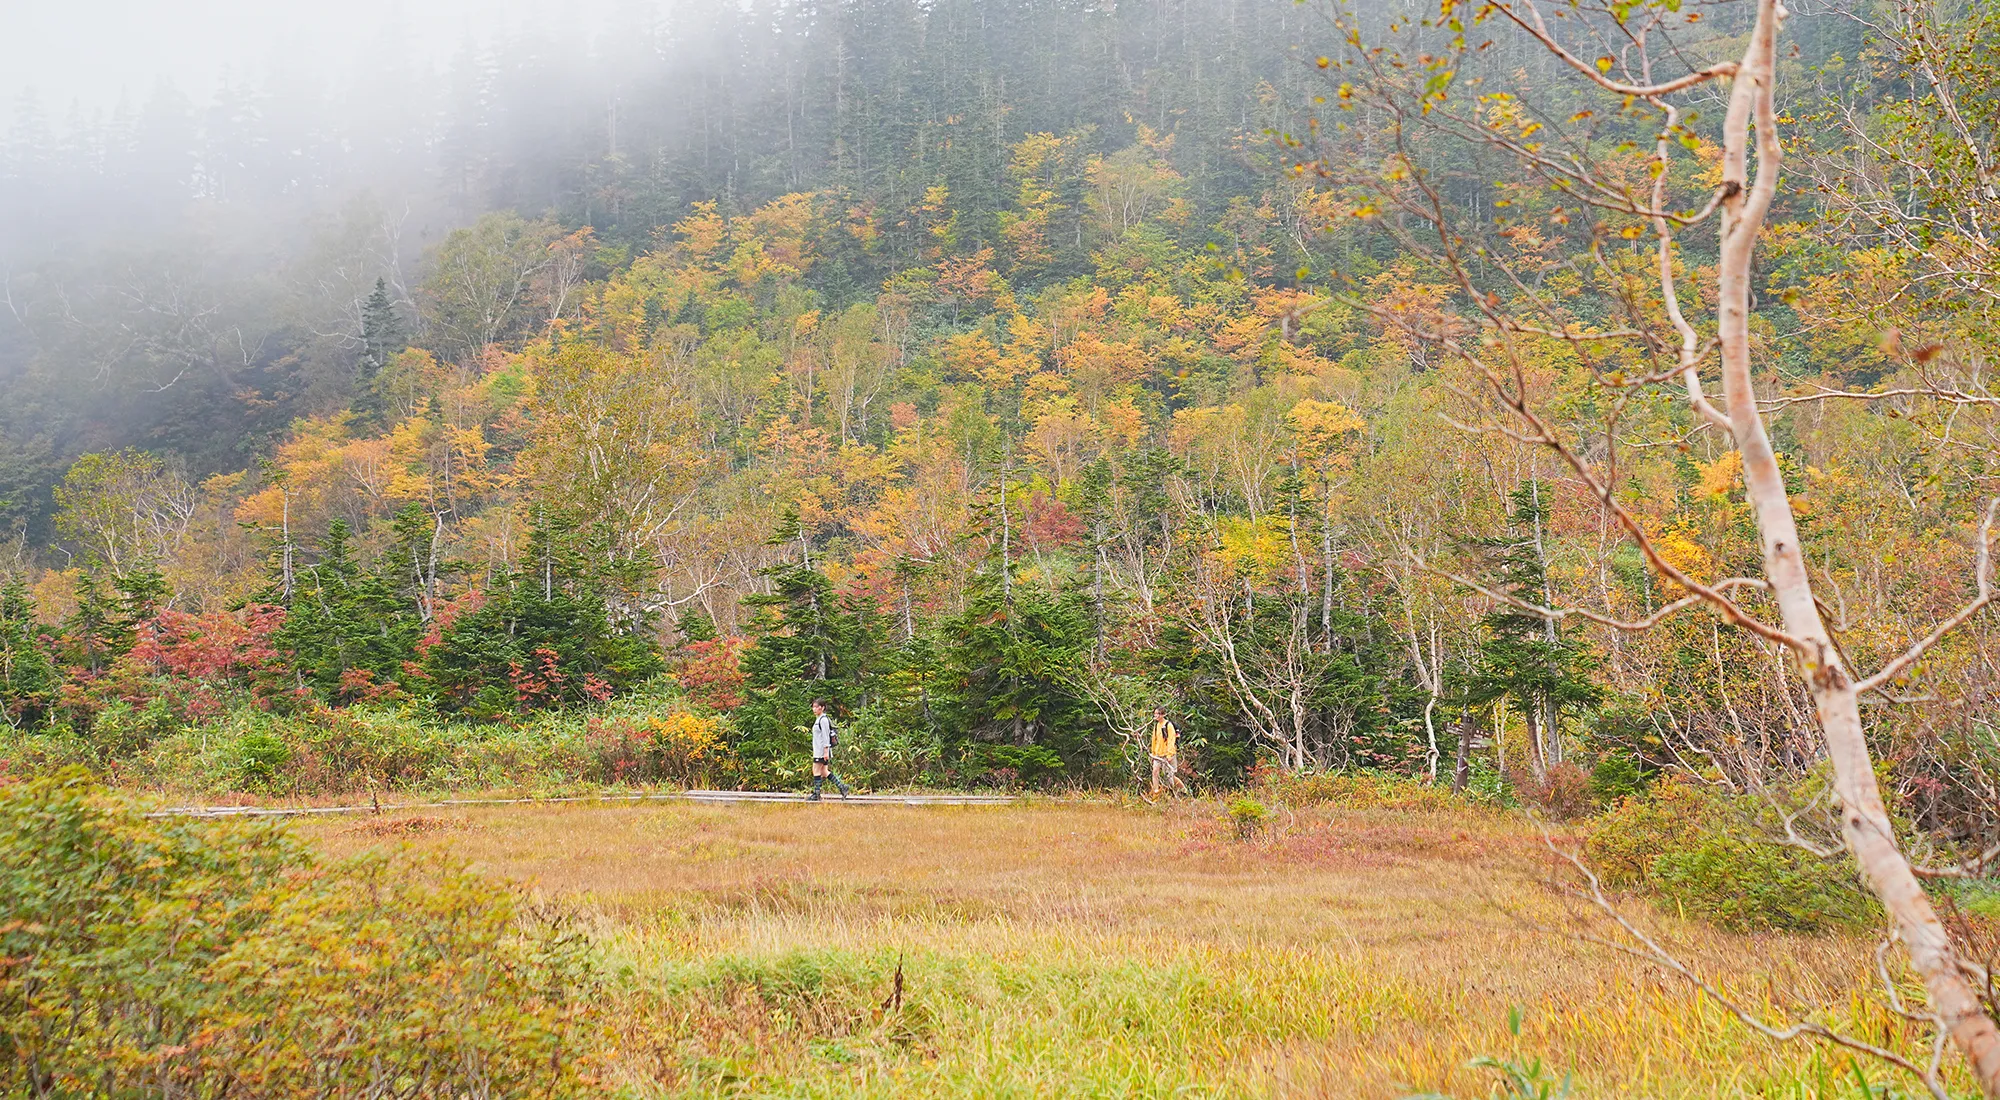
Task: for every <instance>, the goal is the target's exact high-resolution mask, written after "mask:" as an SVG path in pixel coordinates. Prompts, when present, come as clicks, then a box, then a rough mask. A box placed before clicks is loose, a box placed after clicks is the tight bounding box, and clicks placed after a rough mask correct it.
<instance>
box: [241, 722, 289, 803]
mask: <svg viewBox="0 0 2000 1100" xmlns="http://www.w3.org/2000/svg"><path fill="white" fill-rule="evenodd" d="M236 756H237V761H238V762H237V766H236V779H237V782H238V783H240V784H241V785H242V786H243V789H245V790H252V791H256V790H269V789H271V788H272V787H274V786H276V785H277V783H278V779H279V776H280V774H281V773H282V772H283V771H284V768H285V762H286V761H288V760H290V759H291V758H292V749H291V746H289V745H287V744H285V743H284V742H283V741H280V740H278V739H277V738H276V737H273V736H271V735H270V734H269V733H266V732H265V731H263V730H255V731H253V732H250V733H246V734H244V735H243V737H242V739H241V740H239V741H237V742H236Z"/></svg>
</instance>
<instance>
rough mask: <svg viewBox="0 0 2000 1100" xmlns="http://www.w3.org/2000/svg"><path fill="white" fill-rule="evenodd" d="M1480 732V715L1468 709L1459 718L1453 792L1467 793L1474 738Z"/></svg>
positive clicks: (1453, 770) (1452, 769)
mask: <svg viewBox="0 0 2000 1100" xmlns="http://www.w3.org/2000/svg"><path fill="white" fill-rule="evenodd" d="M1478 733H1479V717H1478V715H1477V714H1475V713H1474V712H1472V711H1466V712H1465V713H1464V714H1463V715H1461V716H1459V719H1458V752H1457V753H1456V754H1455V756H1454V758H1453V760H1452V762H1451V793H1453V794H1463V793H1465V784H1466V783H1467V782H1468V781H1470V780H1471V778H1472V740H1473V738H1474V737H1476V736H1478Z"/></svg>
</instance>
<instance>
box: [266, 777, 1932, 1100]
mask: <svg viewBox="0 0 2000 1100" xmlns="http://www.w3.org/2000/svg"><path fill="white" fill-rule="evenodd" d="M300 828H301V829H302V830H305V831H307V832H308V833H309V834H310V835H311V836H313V837H314V838H316V840H317V842H318V843H320V844H321V845H322V846H323V847H324V848H326V849H327V850H329V851H330V852H333V853H343V852H353V851H358V850H360V849H363V848H367V847H371V846H378V845H382V844H395V843H408V844H412V845H415V846H418V847H420V848H425V849H436V850H444V851H448V852H450V853H453V854H455V855H457V856H459V857H462V858H464V859H467V860H470V861H471V862H472V863H473V864H474V865H475V866H477V867H479V868H482V869H485V870H487V871H490V872H493V873H497V874H501V875H505V876H509V877H511V878H513V879H515V880H517V881H519V882H520V883H522V884H524V885H525V886H526V887H527V889H528V891H529V892H530V894H531V895H532V896H534V897H536V898H537V899H539V900H540V901H541V902H543V903H545V904H546V905H547V906H548V907H550V908H552V909H554V910H556V911H560V912H562V913H565V914H568V915H571V916H573V917H574V918H575V919H577V920H579V921H580V922H581V923H582V925H583V927H585V928H586V929H588V931H589V933H590V934H591V935H592V936H593V937H594V938H595V939H597V940H598V941H599V942H600V943H601V944H602V946H603V949H604V951H605V952H606V954H607V956H608V957H609V958H610V959H612V960H613V963H612V966H613V968H614V972H615V974H616V975H617V977H618V981H616V982H615V983H614V985H615V987H616V989H617V990H618V992H616V994H615V995H613V996H612V997H611V998H610V999H609V1000H608V1001H607V1002H606V1004H605V1008H604V1016H605V1019H604V1021H603V1022H604V1024H605V1025H606V1027H607V1028H608V1029H609V1033H610V1034H609V1038H608V1049H609V1050H610V1051H611V1052H612V1053H611V1054H609V1055H608V1056H607V1057H606V1059H605V1061H604V1065H603V1070H602V1072H603V1075H604V1077H605V1078H606V1080H607V1083H616V1084H619V1085H622V1086H626V1087H628V1088H629V1089H630V1090H631V1091H632V1092H633V1093H635V1094H637V1095H672V1096H735V1095H774V1096H799V1097H821V1096H883V1097H888V1096H994V1097H1044V1096H1057V1097H1064V1096H1074V1097H1084V1096H1092V1097H1095V1096H1106V1097H1123V1096H1132V1097H1140V1096H1145V1097H1153V1096H1159V1097H1166V1096H1252V1095H1284V1096H1341V1097H1346V1096H1355V1097H1399V1096H1408V1095H1412V1094H1421V1093H1448V1094H1450V1095H1454V1096H1461V1097H1473V1096H1486V1095H1489V1094H1491V1093H1492V1090H1493V1089H1494V1088H1495V1086H1496V1085H1497V1084H1499V1083H1501V1082H1502V1080H1503V1075H1502V1074H1501V1073H1500V1072H1499V1071H1496V1070H1494V1069H1492V1068H1486V1067H1473V1066H1468V1064H1467V1063H1468V1061H1469V1060H1471V1059H1473V1058H1474V1057H1476V1056H1481V1055H1487V1056H1492V1057H1495V1058H1499V1059H1502V1060H1511V1061H1515V1062H1517V1063H1519V1064H1520V1065H1522V1066H1523V1067H1528V1066H1531V1065H1532V1063H1533V1062H1534V1061H1535V1060H1536V1059H1540V1060H1541V1062H1542V1064H1543V1067H1544V1068H1543V1072H1544V1073H1545V1075H1546V1076H1547V1077H1548V1078H1550V1079H1552V1080H1553V1081H1556V1082H1560V1081H1561V1079H1562V1078H1563V1077H1564V1076H1565V1075H1573V1076H1574V1090H1575V1091H1574V1095H1578V1096H1646V1097H1676V1096H1704V1097H1707V1096H1770V1097H1779V1096H1783V1097H1801V1098H1803V1097H1820V1096H1829V1097H1830V1096H1854V1095H1858V1094H1859V1092H1858V1088H1857V1085H1856V1083H1855V1078H1854V1075H1853V1071H1852V1069H1851V1068H1849V1067H1848V1066H1847V1063H1846V1061H1845V1059H1844V1058H1843V1057H1841V1056H1839V1055H1834V1054H1828V1053H1826V1052H1822V1051H1816V1050H1815V1049H1814V1048H1812V1047H1809V1046H1806V1045H1804V1044H1795V1045H1790V1046H1777V1045H1774V1044H1772V1043H1770V1042H1768V1041H1766V1040H1763V1039H1760V1038H1757V1037H1755V1036H1754V1035H1752V1034H1751V1033H1750V1032H1749V1031H1748V1030H1747V1029H1745V1028H1743V1027H1741V1026H1740V1025H1738V1024H1736V1023H1735V1022H1733V1021H1732V1020H1730V1019H1729V1018H1728V1017H1727V1016H1726V1014H1725V1013H1724V1012H1723V1011H1721V1010H1720V1009H1719V1008H1718V1007H1717V1006H1715V1005H1714V1004H1712V1003H1709V1002H1707V1001H1705V1000H1704V998H1702V997H1701V996H1700V995H1698V994H1696V993H1694V992H1692V991H1690V990H1689V989H1688V988H1687V987H1686V986H1684V985H1682V984H1680V983H1678V982H1676V981H1674V980H1670V979H1668V978H1667V977H1666V976H1665V975H1664V974H1662V973H1659V972H1656V971H1651V970H1648V969H1647V968H1645V967H1643V966H1640V965H1638V964H1636V963H1633V962H1631V961H1630V960H1625V959H1621V958H1619V957H1617V956H1614V955H1612V954H1610V953H1609V952H1607V951H1605V950H1603V949H1601V948H1596V947H1591V946H1588V945H1586V944H1582V943H1579V942H1577V941H1575V940H1574V939H1571V938H1566V937H1564V936H1563V935H1561V934H1559V933H1558V932H1554V931H1550V930H1549V929H1550V928H1552V927H1555V926H1562V925H1565V924H1566V923H1568V922H1571V921H1572V920H1573V918H1572V917H1571V916H1570V915H1569V913H1570V909H1569V907H1568V906H1567V904H1566V903H1565V901H1564V900H1563V896H1562V895H1561V894H1560V893H1559V892H1558V891H1556V890H1554V889H1552V888H1551V879H1552V876H1553V875H1554V874H1555V873H1556V871H1555V864H1554V862H1553V860H1552V859H1551V858H1550V856H1549V854H1548V852H1547V850H1546V848H1545V847H1544V846H1543V842H1542V837H1541V835H1540V834H1539V832H1537V831H1536V830H1535V829H1534V828H1533V827H1532V826H1531V825H1530V824H1528V823H1526V822H1524V821H1521V820H1519V819H1518V818H1511V817H1507V816H1502V815H1499V814H1497V813H1494V814H1489V813H1482V812H1478V811H1472V810H1465V809H1453V810H1448V811H1432V812H1422V811H1409V810H1359V811H1357V810H1330V809H1320V810H1310V811H1300V812H1298V813H1286V812H1281V813H1280V814H1279V815H1278V817H1277V819H1276V820H1274V821H1273V822H1272V824H1271V826H1270V827H1269V828H1268V829H1267V830H1266V831H1265V832H1264V834H1263V835H1261V836H1259V837H1257V838H1254V839H1251V840H1248V841H1242V840H1238V839H1237V838H1236V837H1235V835H1234V833H1233V830H1232V829H1231V826H1230V825H1229V823H1228V821H1227V820H1226V819H1225V817H1224V815H1223V813H1222V811H1221V809H1220V808H1219V807H1217V806H1216V805H1214V804H1212V803H1192V804H1184V805H1179V806H1174V807H1170V808H1166V809H1156V808H1151V807H1145V806H1143V805H1139V804H1122V805H1121V804H1113V803H1106V802H1095V803H1093V802H1061V801H1055V802H1029V803H1023V804H1020V805H1016V806H1011V807H998V808H993V807H902V806H891V805H874V806H842V805H839V804H824V805H720V806H717V805H684V804H648V805H640V806H634V805H587V804H586V805H572V806H561V807H507V808H495V809H468V810H462V811H451V812H440V811H428V816H426V817H422V818H415V819H408V818H405V819H394V818H391V819H369V820H364V821H359V822H357V821H355V820H353V819H346V820H319V821H314V822H310V823H307V824H304V825H301V826H300ZM1633 909H1634V911H1635V912H1638V913H1641V914H1644V915H1645V917H1646V919H1647V920H1648V921H1650V922H1652V923H1654V924H1655V925H1656V926H1657V927H1660V928H1661V929H1662V931H1663V932H1664V934H1665V935H1666V936H1667V938H1668V939H1669V940H1670V941H1671V942H1673V943H1674V944H1675V945H1676V946H1677V947H1679V948H1680V949H1683V950H1685V952H1686V953H1687V955H1688V956H1689V957H1690V958H1691V959H1693V960H1697V961H1699V962H1700V963H1701V964H1702V965H1703V966H1704V967H1706V968H1707V969H1708V970H1709V971H1710V972H1712V973H1713V974H1715V975H1716V976H1718V977H1719V978H1720V979H1722V980H1723V981H1724V983H1725V984H1726V985H1727V986H1728V987H1729V988H1730V989H1731V990H1732V991H1734V992H1735V993H1737V994H1738V995H1739V996H1740V997H1742V998H1743V999H1744V1000H1745V1001H1747V1002H1748V1003H1751V1004H1755V1005H1757V1006H1760V1007H1763V1008H1767V1009H1769V1010H1770V1011H1771V1012H1773V1013H1779V1014H1783V1013H1795V1012H1799V1011H1804V1010H1805V1007H1806V1006H1821V1009H1822V1011H1830V1012H1832V1013H1833V1014H1834V1015H1832V1016H1822V1018H1824V1019H1828V1020H1829V1022H1835V1021H1838V1022H1840V1023H1842V1024H1844V1025H1847V1026H1851V1027H1854V1028H1857V1029H1859V1030H1861V1031H1862V1032H1863V1033H1865V1034H1867V1035H1868V1036H1869V1037H1870V1038H1871V1039H1874V1040H1878V1041H1879V1040H1883V1039H1884V1038H1887V1039H1889V1040H1890V1041H1892V1042H1894V1043H1896V1044H1897V1045H1899V1046H1900V1045H1907V1044H1909V1043H1910V1042H1911V1041H1912V1040H1913V1039H1914V1036H1913V1035H1908V1034H1904V1033H1903V1031H1902V1026H1901V1025H1900V1024H1897V1023H1895V1022H1894V1019H1893V1017H1891V1016H1889V1015H1888V1014H1887V1013H1885V1012H1884V1011H1883V1010H1882V1008H1881V1007H1880V1005H1879V1004H1878V1003H1877V1000H1876V998H1875V995H1874V994H1873V992H1872V990H1871V987H1872V982H1871V980H1870V976H1869V975H1868V973H1867V972H1866V965H1867V959H1868V956H1869V950H1868V948H1869V945H1868V944H1864V943H1860V942H1857V941H1854V940H1851V939H1844V938H1808V937H1793V936H1779V935H1768V936H1756V937H1748V936H1731V935H1724V934H1721V933H1717V932H1714V931H1712V930H1708V929H1705V928H1703V927H1701V926H1698V925H1693V924H1686V923H1681V922H1678V921H1674V920H1662V919H1661V918H1659V917H1657V916H1656V915H1655V914H1652V913H1651V912H1650V911H1649V910H1647V909H1646V908H1645V907H1644V906H1643V904H1640V903H1634V905H1633ZM1537 926H1541V927H1537ZM899 967H900V970H901V975H902V978H901V992H900V995H899V994H898V993H897V978H896V975H897V972H898V968H899ZM1516 1006H1518V1008H1519V1012H1520V1016H1519V1018H1520V1021H1521V1022H1520V1029H1519V1034H1518V1036H1516V1035H1515V1034H1513V1033H1511V1032H1510V1029H1509V1026H1508V1018H1509V1015H1510V1009H1512V1008H1514V1007H1516ZM1824 1006H1833V1007H1832V1008H1831V1009H1827V1008H1825V1007H1824ZM1871 1073H1872V1075H1873V1076H1874V1077H1875V1078H1877V1079H1878V1080H1879V1079H1881V1078H1882V1074H1881V1073H1880V1072H1879V1071H1873V1070H1871ZM1528 1094H1529V1095H1533V1093H1532V1092H1530V1093H1528ZM1502 1095H1514V1094H1513V1093H1502ZM1551 1095H1554V1093H1551Z"/></svg>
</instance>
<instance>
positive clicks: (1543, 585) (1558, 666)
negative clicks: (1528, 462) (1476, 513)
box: [1464, 479, 1601, 779]
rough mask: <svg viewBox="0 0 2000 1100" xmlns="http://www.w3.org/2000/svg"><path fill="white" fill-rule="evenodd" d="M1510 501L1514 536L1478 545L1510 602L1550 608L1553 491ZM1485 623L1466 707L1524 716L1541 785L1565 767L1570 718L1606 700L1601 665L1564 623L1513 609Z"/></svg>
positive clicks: (1524, 493)
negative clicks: (1503, 708) (1553, 769)
mask: <svg viewBox="0 0 2000 1100" xmlns="http://www.w3.org/2000/svg"><path fill="white" fill-rule="evenodd" d="M1509 501H1510V503H1511V505H1512V509H1511V510H1510V511H1509V513H1508V525H1509V528H1510V530H1509V532H1508V534H1507V535H1505V536H1503V537H1500V538H1494V539H1485V540H1481V541H1480V542H1479V543H1478V544H1477V545H1478V546H1479V547H1481V548H1482V549H1484V550H1485V551H1486V552H1487V553H1488V554H1489V555H1490V556H1491V557H1492V558H1493V564H1494V567H1495V571H1496V572H1497V574H1498V576H1499V577H1500V580H1501V582H1502V584H1503V585H1504V586H1505V591H1506V592H1507V594H1508V595H1510V596H1513V597H1514V598H1516V599H1518V600H1520V601H1522V602H1524V603H1530V604H1534V605H1536V606H1539V607H1546V606H1548V605H1549V601H1550V588H1549V575H1548V554H1547V532H1548V520H1549V506H1548V488H1547V486H1545V485H1543V484H1542V483H1541V482H1539V481H1535V480H1532V479H1530V480H1528V481H1524V482H1522V483H1521V484H1520V485H1519V486H1517V487H1516V488H1515V489H1514V491H1513V493H1511V494H1510V495H1509ZM1481 623H1482V624H1483V625H1484V627H1485V628H1486V635H1487V636H1486V640H1485V641H1484V642H1482V643H1481V645H1480V648H1479V657H1478V663H1477V666H1476V667H1475V668H1474V669H1473V670H1472V672H1471V674H1470V675H1469V676H1468V677H1467V682H1466V686H1465V691H1464V701H1465V702H1466V703H1467V704H1469V705H1474V706H1477V705H1481V704H1485V705H1491V704H1493V703H1495V702H1497V701H1500V700H1503V699H1504V700H1505V701H1506V704H1507V706H1508V707H1509V708H1510V709H1512V710H1513V711H1514V712H1515V713H1516V714H1519V715H1520V716H1521V718H1522V720H1523V721H1524V722H1525V723H1526V724H1527V727H1528V751H1529V763H1530V766H1531V767H1532V768H1533V769H1534V771H1535V775H1536V778H1537V779H1539V778H1541V776H1542V775H1543V774H1545V773H1546V770H1547V768H1548V765H1549V764H1550V763H1553V762H1555V761H1557V760H1560V759H1561V754H1562V746H1561V736H1562V720H1563V716H1564V715H1565V714H1567V713H1570V712H1573V711H1575V710H1578V709H1581V708H1583V707H1587V706H1590V705H1592V704H1594V703H1596V702H1597V700H1598V698H1599V696H1600V694H1601V693H1600V691H1599V689H1598V687H1597V685H1596V684H1595V683H1593V682H1592V681H1591V679H1590V674H1591V672H1592V671H1593V670H1594V669H1596V667H1597V659H1596V658H1595V657H1594V656H1593V655H1592V654H1591V653H1590V651H1589V650H1588V649H1587V648H1585V646H1584V645H1583V644H1582V643H1581V642H1580V641H1579V640H1578V639H1577V638H1576V637H1575V636H1574V634H1573V633H1572V632H1571V631H1569V630H1566V629H1564V627H1563V625H1562V624H1561V623H1559V622H1556V621H1554V620H1551V619H1548V618H1545V617H1544V616H1541V615H1538V614H1535V613H1534V612H1531V611H1527V610H1525V609H1523V608H1520V607H1517V606H1514V605H1512V604H1501V605H1500V606H1497V607H1495V608H1494V609H1493V610H1492V611H1490V612H1488V613H1487V614H1486V616H1485V617H1484V618H1483V619H1481Z"/></svg>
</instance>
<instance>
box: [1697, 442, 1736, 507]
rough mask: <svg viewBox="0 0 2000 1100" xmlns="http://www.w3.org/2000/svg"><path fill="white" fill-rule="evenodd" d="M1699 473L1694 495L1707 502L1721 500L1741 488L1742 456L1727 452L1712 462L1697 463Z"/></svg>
mask: <svg viewBox="0 0 2000 1100" xmlns="http://www.w3.org/2000/svg"><path fill="white" fill-rule="evenodd" d="M1697 469H1699V470H1700V472H1701V479H1700V481H1699V482H1698V487H1697V489H1696V495H1698V496H1700V497H1703V498H1705V499H1708V500H1723V499H1726V498H1728V497H1729V495H1730V494H1732V493H1734V492H1736V491H1737V490H1738V489H1741V488H1742V487H1743V456H1742V455H1741V454H1738V453H1737V452H1735V451H1728V452H1726V453H1724V454H1723V456H1722V457H1721V458H1718V459H1716V460H1715V461H1714V462H1709V463H1697Z"/></svg>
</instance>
